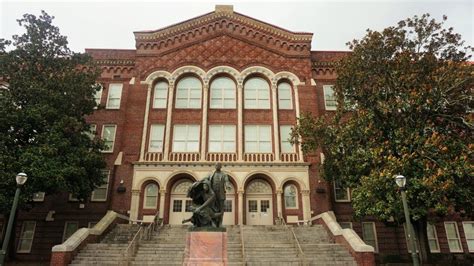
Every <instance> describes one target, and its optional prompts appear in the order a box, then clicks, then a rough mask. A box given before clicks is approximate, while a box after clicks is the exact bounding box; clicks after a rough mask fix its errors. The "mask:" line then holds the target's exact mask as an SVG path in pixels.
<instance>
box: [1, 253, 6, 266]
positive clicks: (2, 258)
mask: <svg viewBox="0 0 474 266" xmlns="http://www.w3.org/2000/svg"><path fill="white" fill-rule="evenodd" d="M5 255H6V252H5V250H0V266H3V265H4V264H5Z"/></svg>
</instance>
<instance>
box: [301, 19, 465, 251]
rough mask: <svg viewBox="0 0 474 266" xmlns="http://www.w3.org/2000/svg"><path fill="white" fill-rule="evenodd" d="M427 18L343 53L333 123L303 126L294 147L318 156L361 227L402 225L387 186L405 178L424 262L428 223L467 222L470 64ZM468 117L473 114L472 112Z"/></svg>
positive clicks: (307, 120) (392, 188) (397, 202)
mask: <svg viewBox="0 0 474 266" xmlns="http://www.w3.org/2000/svg"><path fill="white" fill-rule="evenodd" d="M445 20H446V17H444V18H443V22H436V21H435V20H434V19H430V17H429V15H428V14H425V15H422V16H421V17H417V16H415V17H414V18H412V19H406V20H403V21H400V22H399V23H398V25H397V26H393V27H389V28H386V29H384V30H383V31H381V32H378V31H372V30H367V34H366V36H365V37H363V38H362V39H361V40H353V41H352V42H350V43H348V45H349V47H350V49H351V50H352V53H350V54H348V55H347V56H346V57H345V58H343V59H342V60H341V61H339V62H338V63H337V67H336V70H337V73H338V77H337V80H336V83H335V87H334V89H335V93H336V97H337V101H338V110H337V113H336V114H335V115H333V116H322V117H319V118H315V117H313V116H312V115H311V114H306V115H304V116H302V117H301V118H300V120H299V122H300V123H299V126H297V127H296V128H295V129H294V131H293V140H294V141H297V139H298V137H301V139H302V140H303V142H302V147H303V149H304V150H305V151H306V152H313V151H315V150H317V149H322V151H323V153H324V155H325V161H324V164H323V165H322V175H323V177H324V178H325V179H326V180H329V181H337V182H340V183H341V184H342V185H344V186H346V187H349V188H351V189H352V207H353V209H354V212H355V215H356V216H358V217H364V216H374V217H377V218H378V219H381V220H385V221H387V220H389V219H390V218H391V217H393V218H395V220H396V221H398V222H400V223H403V222H404V218H403V206H402V202H401V199H400V194H399V193H398V189H397V187H396V184H395V182H394V178H393V176H394V175H396V174H402V175H405V176H406V177H407V196H408V202H409V206H410V208H411V219H412V222H413V223H414V227H415V230H416V232H417V236H418V239H419V240H420V241H419V242H420V245H421V250H422V255H423V258H425V259H426V258H427V255H428V254H429V247H428V244H427V243H428V242H427V237H426V223H427V221H429V220H430V219H433V218H435V217H442V216H445V215H448V214H453V213H458V214H461V215H467V216H470V217H472V216H473V204H474V197H473V196H474V180H473V167H472V159H473V153H472V151H473V148H474V145H473V143H472V137H473V131H472V130H473V125H472V113H471V114H470V113H469V112H470V110H472V109H471V108H472V107H473V99H472V85H473V84H474V80H473V70H474V69H473V66H474V65H473V64H471V63H470V62H468V61H467V60H468V59H469V58H470V56H469V55H468V54H467V53H468V52H470V51H472V49H471V48H470V47H463V45H464V43H463V41H462V40H461V36H460V35H459V34H456V33H454V32H453V29H452V28H449V29H446V28H445V27H444V25H443V24H444V21H445ZM470 107H471V108H470Z"/></svg>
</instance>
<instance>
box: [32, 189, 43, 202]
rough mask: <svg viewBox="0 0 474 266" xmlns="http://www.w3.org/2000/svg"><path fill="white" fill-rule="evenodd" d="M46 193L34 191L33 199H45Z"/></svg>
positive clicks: (38, 200) (39, 200) (35, 200)
mask: <svg viewBox="0 0 474 266" xmlns="http://www.w3.org/2000/svg"><path fill="white" fill-rule="evenodd" d="M45 194H46V193H44V192H41V191H40V192H36V193H33V201H34V202H42V201H44V196H45Z"/></svg>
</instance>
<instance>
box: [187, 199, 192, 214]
mask: <svg viewBox="0 0 474 266" xmlns="http://www.w3.org/2000/svg"><path fill="white" fill-rule="evenodd" d="M185 203H186V212H192V211H193V210H192V209H191V206H193V201H192V200H186V202H185Z"/></svg>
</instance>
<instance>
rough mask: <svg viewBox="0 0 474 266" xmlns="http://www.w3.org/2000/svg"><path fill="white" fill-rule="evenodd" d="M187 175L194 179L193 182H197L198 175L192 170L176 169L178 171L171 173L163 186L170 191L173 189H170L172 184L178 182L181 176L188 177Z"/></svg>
mask: <svg viewBox="0 0 474 266" xmlns="http://www.w3.org/2000/svg"><path fill="white" fill-rule="evenodd" d="M186 176H188V177H189V179H190V180H192V181H193V182H196V180H198V178H197V177H196V175H195V174H194V173H193V172H191V171H187V170H182V171H176V172H173V173H171V174H170V175H169V176H168V177H167V178H166V179H165V181H164V182H163V186H162V188H166V191H168V192H169V191H171V190H170V189H171V186H172V185H173V184H174V182H176V181H177V180H179V179H181V178H186Z"/></svg>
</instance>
